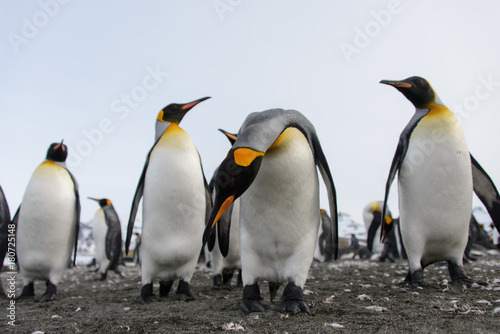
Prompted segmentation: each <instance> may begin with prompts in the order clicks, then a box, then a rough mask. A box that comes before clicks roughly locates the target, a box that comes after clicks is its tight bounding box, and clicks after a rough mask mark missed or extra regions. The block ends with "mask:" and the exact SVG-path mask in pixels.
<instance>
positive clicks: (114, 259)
mask: <svg viewBox="0 0 500 334" xmlns="http://www.w3.org/2000/svg"><path fill="white" fill-rule="evenodd" d="M103 211H104V216H105V221H106V224H108V232H107V233H106V257H107V258H108V260H109V265H108V268H107V269H114V268H116V266H117V265H118V261H119V260H120V255H121V251H122V230H121V224H120V219H119V218H118V214H117V213H116V211H115V209H114V207H113V204H109V205H107V206H106V207H104V208H103Z"/></svg>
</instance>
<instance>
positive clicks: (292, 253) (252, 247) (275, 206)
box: [240, 128, 320, 287]
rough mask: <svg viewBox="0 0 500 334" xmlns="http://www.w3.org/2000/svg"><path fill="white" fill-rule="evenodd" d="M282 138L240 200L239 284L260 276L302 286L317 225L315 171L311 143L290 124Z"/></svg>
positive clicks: (267, 155)
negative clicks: (240, 266)
mask: <svg viewBox="0 0 500 334" xmlns="http://www.w3.org/2000/svg"><path fill="white" fill-rule="evenodd" d="M286 131H290V133H289V134H287V136H288V138H287V139H285V140H286V142H285V143H281V144H279V145H278V146H275V147H271V148H270V149H268V151H267V152H266V154H265V157H264V159H263V161H262V165H261V167H260V170H259V172H258V174H257V177H256V178H255V180H254V182H253V183H252V185H251V186H250V187H249V188H248V189H247V191H246V192H245V193H244V194H243V195H242V196H241V200H240V243H241V264H242V269H243V284H244V285H248V284H252V283H253V282H254V281H255V280H256V279H259V278H262V279H267V280H269V281H272V282H283V281H286V280H292V281H294V283H295V284H296V285H298V286H300V287H302V286H303V285H304V283H305V281H306V278H307V272H308V270H309V267H310V265H311V262H312V258H313V254H314V249H315V246H316V238H317V235H318V228H319V214H320V210H319V189H318V175H317V171H316V166H315V162H314V158H313V155H312V152H311V149H310V146H309V144H308V142H307V140H306V139H305V137H304V136H303V135H302V133H301V132H300V131H299V130H297V129H295V128H289V129H287V130H286Z"/></svg>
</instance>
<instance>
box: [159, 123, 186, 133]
mask: <svg viewBox="0 0 500 334" xmlns="http://www.w3.org/2000/svg"><path fill="white" fill-rule="evenodd" d="M177 131H184V130H183V129H182V128H181V127H180V126H179V125H178V124H176V123H172V124H170V125H169V126H168V128H167V129H166V130H165V132H164V133H163V134H164V135H166V134H168V133H173V132H177Z"/></svg>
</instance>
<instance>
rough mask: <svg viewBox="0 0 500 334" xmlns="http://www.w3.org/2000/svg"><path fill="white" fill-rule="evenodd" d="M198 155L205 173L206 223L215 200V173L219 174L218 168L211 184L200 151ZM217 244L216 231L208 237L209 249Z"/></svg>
mask: <svg viewBox="0 0 500 334" xmlns="http://www.w3.org/2000/svg"><path fill="white" fill-rule="evenodd" d="M198 156H199V157H200V168H201V173H202V174H203V183H204V184H205V206H206V208H205V225H206V224H207V223H208V218H209V217H210V212H212V206H213V201H212V192H213V191H214V186H215V184H214V183H215V174H217V170H215V173H214V176H213V177H212V179H211V180H210V184H209V183H208V182H207V179H206V178H205V172H204V171H203V165H202V164H201V156H200V152H198ZM214 245H215V233H212V234H211V235H210V237H209V239H208V250H209V251H212V249H214Z"/></svg>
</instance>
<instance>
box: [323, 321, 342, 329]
mask: <svg viewBox="0 0 500 334" xmlns="http://www.w3.org/2000/svg"><path fill="white" fill-rule="evenodd" d="M325 327H332V328H345V327H344V326H343V325H341V324H336V323H334V322H332V323H328V322H325Z"/></svg>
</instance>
